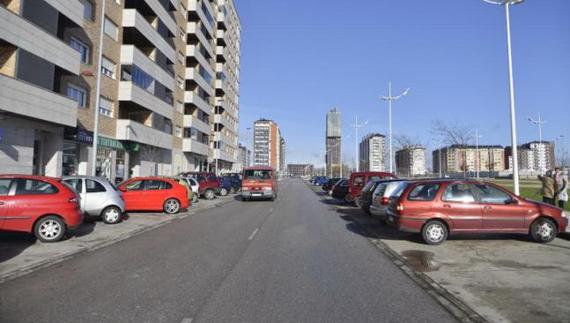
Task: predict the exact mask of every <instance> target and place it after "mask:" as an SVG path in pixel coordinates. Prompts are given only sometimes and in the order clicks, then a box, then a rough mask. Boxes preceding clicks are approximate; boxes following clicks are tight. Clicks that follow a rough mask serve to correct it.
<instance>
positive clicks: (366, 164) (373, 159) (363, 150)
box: [358, 133, 386, 172]
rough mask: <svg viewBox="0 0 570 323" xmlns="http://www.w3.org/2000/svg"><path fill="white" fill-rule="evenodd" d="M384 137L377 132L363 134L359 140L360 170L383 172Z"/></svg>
mask: <svg viewBox="0 0 570 323" xmlns="http://www.w3.org/2000/svg"><path fill="white" fill-rule="evenodd" d="M385 141H386V140H385V137H384V135H382V134H379V133H372V134H369V135H367V136H365V137H364V138H363V139H362V141H361V142H360V147H359V148H360V149H359V159H358V162H359V165H360V167H359V169H360V171H362V172H364V171H369V172H383V171H384V170H385V169H386V168H385V163H384V160H385V154H386V149H385Z"/></svg>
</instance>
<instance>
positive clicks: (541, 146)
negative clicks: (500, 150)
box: [504, 141, 556, 174]
mask: <svg viewBox="0 0 570 323" xmlns="http://www.w3.org/2000/svg"><path fill="white" fill-rule="evenodd" d="M554 151H555V144H554V142H552V141H542V142H540V141H531V142H528V143H525V144H523V145H520V146H518V149H517V154H518V162H519V169H520V170H526V171H534V172H538V173H541V174H544V173H545V172H546V171H547V170H549V169H554V166H555V161H556V156H555V153H554ZM512 155H513V152H512V147H511V146H508V147H506V148H505V156H504V161H505V169H508V170H510V171H512V169H513V157H512Z"/></svg>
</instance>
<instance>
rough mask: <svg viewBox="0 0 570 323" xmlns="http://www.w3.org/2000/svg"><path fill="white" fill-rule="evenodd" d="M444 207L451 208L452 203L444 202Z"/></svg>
mask: <svg viewBox="0 0 570 323" xmlns="http://www.w3.org/2000/svg"><path fill="white" fill-rule="evenodd" d="M443 207H447V208H451V205H449V204H444V205H443Z"/></svg>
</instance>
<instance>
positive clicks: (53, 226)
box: [34, 215, 66, 242]
mask: <svg viewBox="0 0 570 323" xmlns="http://www.w3.org/2000/svg"><path fill="white" fill-rule="evenodd" d="M65 231H66V226H65V222H63V220H62V219H61V218H60V217H58V216H55V215H49V216H46V217H43V218H41V219H40V220H39V221H38V222H36V225H35V226H34V235H35V236H36V238H38V240H40V241H41V242H57V241H59V240H61V239H62V238H63V236H64V235H65Z"/></svg>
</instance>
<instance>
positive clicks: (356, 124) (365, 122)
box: [352, 116, 368, 172]
mask: <svg viewBox="0 0 570 323" xmlns="http://www.w3.org/2000/svg"><path fill="white" fill-rule="evenodd" d="M367 124H368V120H366V121H364V123H361V124H359V123H358V116H354V124H353V125H352V127H354V132H355V137H354V158H355V160H356V171H357V172H358V171H360V165H359V164H360V156H359V155H358V129H359V128H363V127H365V126H366V125H367Z"/></svg>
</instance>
